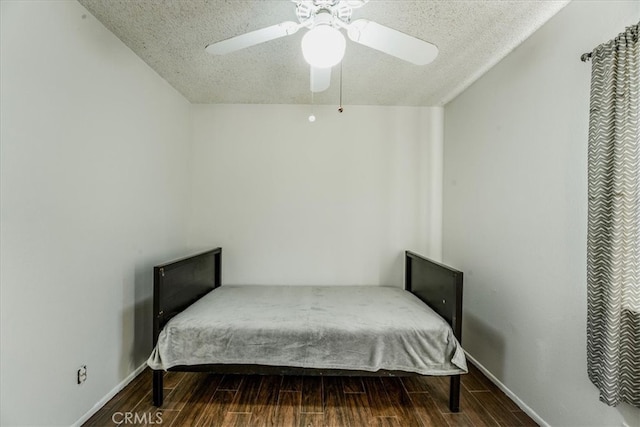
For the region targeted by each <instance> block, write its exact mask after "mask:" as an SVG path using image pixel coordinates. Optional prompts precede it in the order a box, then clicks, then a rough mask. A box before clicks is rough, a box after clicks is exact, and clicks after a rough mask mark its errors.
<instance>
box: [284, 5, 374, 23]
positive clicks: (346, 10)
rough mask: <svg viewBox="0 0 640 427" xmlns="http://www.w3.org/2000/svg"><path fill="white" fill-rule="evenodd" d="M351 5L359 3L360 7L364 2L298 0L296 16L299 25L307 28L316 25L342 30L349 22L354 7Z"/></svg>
mask: <svg viewBox="0 0 640 427" xmlns="http://www.w3.org/2000/svg"><path fill="white" fill-rule="evenodd" d="M351 3H354V4H356V3H361V4H360V5H362V4H364V3H366V1H363V0H359V1H356V2H354V1H347V0H298V1H296V5H297V6H296V15H297V16H298V20H299V21H300V23H301V24H302V25H304V26H305V27H307V28H314V27H316V26H317V25H331V26H332V27H335V28H344V27H345V26H347V25H348V24H349V23H350V22H351V13H352V12H353V7H354V6H353V5H351ZM356 7H358V6H356Z"/></svg>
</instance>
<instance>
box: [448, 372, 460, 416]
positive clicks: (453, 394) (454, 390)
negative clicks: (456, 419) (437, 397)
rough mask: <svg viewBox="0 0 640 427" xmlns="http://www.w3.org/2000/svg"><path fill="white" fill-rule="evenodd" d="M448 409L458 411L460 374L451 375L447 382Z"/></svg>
mask: <svg viewBox="0 0 640 427" xmlns="http://www.w3.org/2000/svg"><path fill="white" fill-rule="evenodd" d="M449 409H450V410H451V412H459V411H460V375H451V382H450V384H449Z"/></svg>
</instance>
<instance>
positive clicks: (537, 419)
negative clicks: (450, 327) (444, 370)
mask: <svg viewBox="0 0 640 427" xmlns="http://www.w3.org/2000/svg"><path fill="white" fill-rule="evenodd" d="M464 353H465V354H466V356H467V359H469V360H470V361H471V363H473V364H474V365H475V366H476V367H477V368H478V369H480V371H482V373H483V374H484V375H485V376H486V377H487V378H489V379H490V380H491V382H492V383H494V384H495V385H496V386H497V387H498V388H499V389H500V390H502V391H503V392H504V393H505V394H506V395H507V396H508V397H509V399H511V400H513V402H514V403H515V404H516V405H518V407H519V408H520V409H522V412H524V413H526V414H527V415H529V416H530V417H531V418H532V419H533V421H535V422H536V423H538V424H539V425H540V426H541V427H551V426H550V425H549V423H547V422H546V421H545V420H543V419H542V417H541V416H540V415H538V414H536V412H535V411H534V410H533V409H531V408H530V407H529V406H527V404H526V403H524V402H523V401H522V399H520V398H519V397H518V396H516V394H515V393H514V392H512V391H511V390H509V388H508V387H507V386H506V385H504V384H502V382H500V380H499V379H498V378H496V376H495V375H493V374H492V373H491V372H489V370H488V369H487V368H485V367H484V366H483V365H482V364H481V363H480V362H478V361H477V360H476V359H475V358H474V357H473V356H471V355H470V354H469V353H467V352H466V351H465V352H464Z"/></svg>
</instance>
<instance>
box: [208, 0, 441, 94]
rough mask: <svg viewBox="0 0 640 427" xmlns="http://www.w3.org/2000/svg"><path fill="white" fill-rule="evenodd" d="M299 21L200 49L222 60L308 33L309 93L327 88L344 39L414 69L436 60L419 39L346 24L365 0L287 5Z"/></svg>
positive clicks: (299, 0) (368, 24) (366, 24)
mask: <svg viewBox="0 0 640 427" xmlns="http://www.w3.org/2000/svg"><path fill="white" fill-rule="evenodd" d="M291 1H292V2H293V3H295V4H296V15H297V17H298V21H299V22H297V23H296V22H293V21H286V22H282V23H280V24H276V25H272V26H270V27H266V28H262V29H259V30H255V31H251V32H249V33H245V34H241V35H239V36H235V37H231V38H228V39H226V40H222V41H219V42H216V43H212V44H210V45H208V46H207V47H206V51H207V52H209V53H211V54H213V55H225V54H228V53H231V52H235V51H238V50H240V49H244V48H247V47H250V46H255V45H257V44H260V43H264V42H267V41H270V40H275V39H277V38H280V37H284V36H288V35H291V34H294V33H296V32H297V31H298V30H299V29H301V28H303V27H306V28H308V31H307V33H306V34H305V35H304V37H303V38H302V54H303V56H304V58H305V60H306V61H307V62H308V63H309V65H311V91H312V92H322V91H324V90H326V89H328V88H329V84H330V81H331V67H333V66H334V65H337V64H339V63H340V61H341V60H342V58H343V56H344V52H345V48H346V41H345V38H344V36H343V35H342V32H341V31H340V30H343V29H344V30H346V32H347V35H348V37H349V39H351V40H352V41H354V42H356V43H360V44H362V45H364V46H368V47H370V48H372V49H376V50H378V51H380V52H384V53H386V54H389V55H392V56H395V57H396V58H400V59H402V60H405V61H408V62H410V63H412V64H416V65H425V64H428V63H430V62H431V61H433V60H434V59H435V58H436V56H438V48H437V47H436V46H435V45H433V44H431V43H429V42H426V41H424V40H420V39H418V38H416V37H413V36H410V35H408V34H405V33H402V32H400V31H398V30H394V29H393V28H389V27H386V26H384V25H380V24H378V23H376V22H373V21H369V20H367V19H357V20H355V21H353V22H352V21H351V14H352V12H353V9H357V8H359V7H362V6H364V5H365V4H366V3H367V2H368V1H369V0H291Z"/></svg>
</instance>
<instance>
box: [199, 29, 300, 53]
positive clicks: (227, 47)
mask: <svg viewBox="0 0 640 427" xmlns="http://www.w3.org/2000/svg"><path fill="white" fill-rule="evenodd" d="M298 29H300V24H296V23H295V22H292V21H286V22H283V23H281V24H276V25H272V26H270V27H266V28H262V29H260V30H255V31H251V32H249V33H245V34H241V35H239V36H236V37H231V38H228V39H226V40H222V41H219V42H216V43H211V44H210V45H208V46H207V47H206V48H205V50H206V51H207V52H209V53H211V54H213V55H226V54H227V53H231V52H235V51H237V50H240V49H244V48H246V47H250V46H255V45H257V44H260V43H264V42H268V41H270V40H275V39H278V38H280V37H284V36H288V35H290V34H294V33H295V32H297V31H298Z"/></svg>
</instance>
